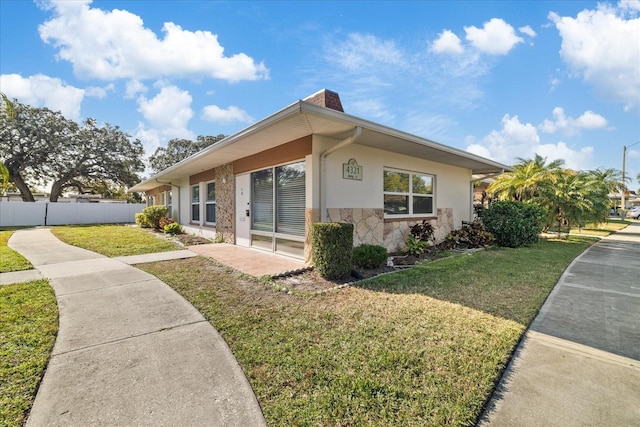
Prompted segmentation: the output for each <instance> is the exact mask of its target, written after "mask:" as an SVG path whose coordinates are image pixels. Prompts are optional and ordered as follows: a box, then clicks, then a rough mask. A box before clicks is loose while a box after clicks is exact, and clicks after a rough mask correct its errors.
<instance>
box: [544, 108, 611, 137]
mask: <svg viewBox="0 0 640 427" xmlns="http://www.w3.org/2000/svg"><path fill="white" fill-rule="evenodd" d="M606 126H607V119H605V118H604V117H603V116H601V115H600V114H596V113H594V112H593V111H585V112H584V113H583V114H582V115H581V116H580V117H578V118H577V119H574V118H573V117H567V116H566V115H565V113H564V109H563V108H561V107H556V108H554V109H553V120H549V119H545V120H544V121H543V122H542V124H541V125H539V126H538V129H540V131H542V132H544V133H556V132H563V133H564V134H565V135H567V136H571V135H575V134H576V133H578V132H580V130H582V129H586V130H593V129H602V128H605V127H606Z"/></svg>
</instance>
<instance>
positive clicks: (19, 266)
mask: <svg viewBox="0 0 640 427" xmlns="http://www.w3.org/2000/svg"><path fill="white" fill-rule="evenodd" d="M12 234H13V231H8V230H5V231H0V273H8V272H11V271H22V270H30V269H32V268H33V266H32V265H31V263H30V262H29V261H27V260H26V259H25V257H23V256H22V255H20V254H19V253H18V252H16V251H14V250H13V249H11V248H10V247H8V246H7V242H9V238H10V237H11V235H12Z"/></svg>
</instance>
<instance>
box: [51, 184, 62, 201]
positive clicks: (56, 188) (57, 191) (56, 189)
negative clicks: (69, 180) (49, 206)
mask: <svg viewBox="0 0 640 427" xmlns="http://www.w3.org/2000/svg"><path fill="white" fill-rule="evenodd" d="M61 195H62V182H61V181H55V182H54V183H53V185H51V195H50V196H49V201H50V202H54V203H55V202H57V201H58V198H60V196H61Z"/></svg>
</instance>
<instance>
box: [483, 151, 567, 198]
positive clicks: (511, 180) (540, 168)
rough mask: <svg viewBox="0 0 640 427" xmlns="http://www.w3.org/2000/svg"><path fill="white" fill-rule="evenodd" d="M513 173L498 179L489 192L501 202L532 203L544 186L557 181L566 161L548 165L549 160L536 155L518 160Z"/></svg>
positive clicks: (555, 161) (559, 160)
mask: <svg viewBox="0 0 640 427" xmlns="http://www.w3.org/2000/svg"><path fill="white" fill-rule="evenodd" d="M518 160H519V163H517V164H515V165H514V166H513V169H514V171H513V172H507V173H503V174H502V175H500V176H499V177H498V178H496V180H495V182H494V183H493V184H491V185H490V186H489V188H488V189H487V192H488V193H489V194H490V195H491V196H492V197H497V198H498V199H499V200H516V201H522V202H526V201H532V200H534V199H535V198H536V197H537V196H538V194H539V192H540V190H541V187H542V186H545V185H549V184H550V183H553V182H554V181H555V179H556V178H555V174H556V173H557V172H558V171H560V170H562V169H561V168H562V166H563V165H564V160H561V159H558V160H554V161H553V162H551V163H549V164H547V158H546V157H542V156H540V155H538V154H536V156H535V158H533V159H523V158H518Z"/></svg>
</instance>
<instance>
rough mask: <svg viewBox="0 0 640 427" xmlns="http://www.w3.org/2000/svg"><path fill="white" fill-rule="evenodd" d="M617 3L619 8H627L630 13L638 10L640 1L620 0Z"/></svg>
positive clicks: (639, 9) (639, 10)
mask: <svg viewBox="0 0 640 427" xmlns="http://www.w3.org/2000/svg"><path fill="white" fill-rule="evenodd" d="M618 5H619V6H620V9H622V10H628V11H630V12H631V13H638V12H640V1H638V0H621V1H620V3H618Z"/></svg>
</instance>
